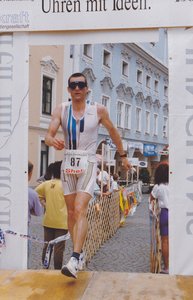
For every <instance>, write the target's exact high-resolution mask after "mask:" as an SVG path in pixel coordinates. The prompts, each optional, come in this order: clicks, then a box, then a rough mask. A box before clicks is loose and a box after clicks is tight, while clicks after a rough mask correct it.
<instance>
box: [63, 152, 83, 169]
mask: <svg viewBox="0 0 193 300" xmlns="http://www.w3.org/2000/svg"><path fill="white" fill-rule="evenodd" d="M87 167H88V154H87V152H86V151H81V150H66V151H65V153H64V173H65V174H81V173H84V172H85V170H86V169H87Z"/></svg>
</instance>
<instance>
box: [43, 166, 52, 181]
mask: <svg viewBox="0 0 193 300" xmlns="http://www.w3.org/2000/svg"><path fill="white" fill-rule="evenodd" d="M53 165H54V163H51V164H49V166H48V167H47V170H46V173H45V175H44V178H45V180H50V179H51V178H52V175H53V171H52V168H53Z"/></svg>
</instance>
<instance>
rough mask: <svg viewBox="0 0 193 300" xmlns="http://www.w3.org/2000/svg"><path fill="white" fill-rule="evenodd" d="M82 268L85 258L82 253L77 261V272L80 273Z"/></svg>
mask: <svg viewBox="0 0 193 300" xmlns="http://www.w3.org/2000/svg"><path fill="white" fill-rule="evenodd" d="M84 267H85V257H84V252H81V253H80V257H79V261H78V270H79V271H82V270H83V269H84Z"/></svg>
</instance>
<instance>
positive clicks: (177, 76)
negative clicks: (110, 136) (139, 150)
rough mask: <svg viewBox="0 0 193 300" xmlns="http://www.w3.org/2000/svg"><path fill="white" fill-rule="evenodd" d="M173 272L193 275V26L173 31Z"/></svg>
mask: <svg viewBox="0 0 193 300" xmlns="http://www.w3.org/2000/svg"><path fill="white" fill-rule="evenodd" d="M168 41H169V58H170V59H169V78H170V94H169V99H170V108H169V120H170V132H169V141H170V148H169V161H170V202H169V238H170V242H169V246H170V273H171V274H180V275H192V274H193V260H192V249H193V151H192V150H193V29H187V30H186V29H170V30H169V36H168Z"/></svg>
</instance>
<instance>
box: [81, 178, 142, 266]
mask: <svg viewBox="0 0 193 300" xmlns="http://www.w3.org/2000/svg"><path fill="white" fill-rule="evenodd" d="M141 196H142V194H141V185H140V182H138V183H134V184H131V185H130V186H128V187H122V188H121V189H120V191H118V192H114V193H112V194H110V195H108V196H107V195H104V196H96V197H94V198H93V199H92V201H91V202H90V204H89V208H88V214H87V219H88V233H87V237H86V240H85V244H84V252H85V259H86V262H89V261H90V260H91V258H92V257H93V255H95V253H96V252H97V250H99V248H100V247H101V245H102V244H103V243H104V242H105V241H107V240H108V239H109V238H111V237H112V236H113V235H114V234H115V233H116V231H117V229H118V228H119V227H120V226H121V225H123V224H124V222H125V219H126V217H127V216H128V215H129V214H133V213H134V210H135V209H136V207H137V205H138V204H139V203H140V202H141Z"/></svg>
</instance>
